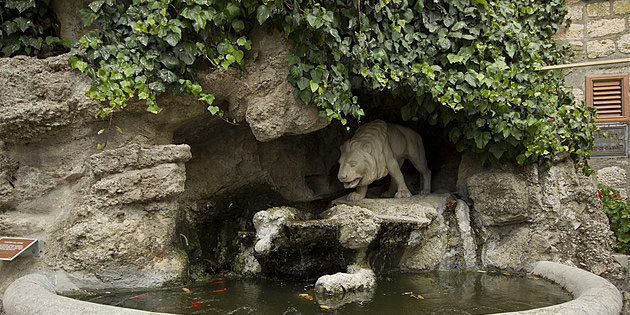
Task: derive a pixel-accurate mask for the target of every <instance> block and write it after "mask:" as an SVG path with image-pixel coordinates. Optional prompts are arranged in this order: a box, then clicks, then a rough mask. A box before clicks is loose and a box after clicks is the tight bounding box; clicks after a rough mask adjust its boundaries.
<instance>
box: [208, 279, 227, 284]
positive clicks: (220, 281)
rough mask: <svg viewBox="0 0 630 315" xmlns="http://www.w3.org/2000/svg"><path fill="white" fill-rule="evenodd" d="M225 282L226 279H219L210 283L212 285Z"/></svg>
mask: <svg viewBox="0 0 630 315" xmlns="http://www.w3.org/2000/svg"><path fill="white" fill-rule="evenodd" d="M223 283H225V280H217V281H215V282H212V283H210V285H214V284H223Z"/></svg>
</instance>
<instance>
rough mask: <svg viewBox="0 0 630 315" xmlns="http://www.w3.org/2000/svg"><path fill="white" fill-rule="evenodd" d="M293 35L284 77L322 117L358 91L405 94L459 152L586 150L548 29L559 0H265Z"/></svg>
mask: <svg viewBox="0 0 630 315" xmlns="http://www.w3.org/2000/svg"><path fill="white" fill-rule="evenodd" d="M267 10H272V11H273V12H277V13H276V14H275V15H274V17H273V19H274V24H275V25H276V26H278V27H281V28H282V30H283V31H284V33H285V34H286V35H287V36H288V37H289V38H290V39H291V40H292V41H293V42H295V43H296V48H295V54H294V56H292V57H291V58H290V59H289V63H290V64H291V70H290V77H289V79H290V80H291V81H292V82H293V83H294V84H295V85H296V86H297V88H298V89H299V92H298V96H299V97H300V99H302V100H303V101H304V102H306V103H313V104H315V105H317V106H319V107H320V108H322V110H324V111H325V113H326V115H327V116H328V117H329V118H335V119H341V120H342V122H344V119H345V117H347V116H354V117H355V118H361V116H363V110H362V108H361V107H360V105H361V104H358V102H357V97H356V94H357V93H356V91H358V90H362V91H366V90H367V91H370V92H373V93H377V92H381V91H391V93H392V94H394V95H397V96H401V97H403V99H407V100H408V103H407V104H406V105H405V106H403V107H402V109H401V115H402V118H403V119H405V120H417V119H422V120H425V121H426V122H428V123H430V124H437V123H441V124H443V125H444V126H445V127H446V128H448V129H449V130H450V133H449V138H450V140H451V141H452V142H453V143H455V145H456V148H457V149H458V150H459V151H464V150H468V151H473V152H477V153H479V154H480V155H481V156H482V157H486V158H487V157H491V158H495V159H504V160H515V161H517V162H518V163H519V164H525V163H530V162H542V163H545V162H547V163H548V162H550V161H551V160H552V158H553V156H554V154H555V153H557V152H569V153H571V154H573V155H574V156H578V157H582V158H585V157H588V152H589V150H590V148H591V146H592V141H593V138H592V137H593V136H592V133H593V131H594V130H595V125H594V123H593V122H592V121H591V116H592V114H593V113H592V112H591V111H590V110H588V109H586V108H584V107H583V106H582V104H576V102H575V99H574V97H573V95H572V93H571V92H570V91H569V90H568V89H567V88H565V87H564V86H563V76H562V74H561V73H560V72H537V71H536V69H537V68H538V67H540V66H542V65H546V64H556V63H562V62H563V60H565V53H566V52H567V50H566V48H559V47H558V46H557V45H556V43H555V42H554V41H553V39H552V38H551V36H552V34H554V33H555V32H556V31H557V30H558V28H559V27H560V25H561V24H562V23H563V22H564V21H565V19H564V16H565V15H566V11H565V2H564V1H562V0H551V1H534V0H507V1H486V0H448V1H447V0H434V1H424V0H416V1H413V0H410V1H407V0H382V1H360V0H359V2H356V1H319V2H314V1H307V0H304V1H293V3H292V4H288V3H286V2H284V3H283V5H280V6H278V5H276V6H270V7H269V8H268V9H266V10H263V11H267Z"/></svg>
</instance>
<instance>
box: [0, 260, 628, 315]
mask: <svg viewBox="0 0 630 315" xmlns="http://www.w3.org/2000/svg"><path fill="white" fill-rule="evenodd" d="M530 269H531V270H529V272H530V274H531V275H535V276H539V277H542V278H545V279H548V280H551V281H552V282H555V283H557V284H559V285H561V286H562V287H564V288H565V289H566V290H568V291H569V292H570V293H571V294H572V295H573V297H574V299H573V300H571V301H568V302H566V303H562V304H557V305H552V306H548V307H543V308H538V309H532V310H527V311H519V312H510V313H497V314H522V315H529V314H536V315H542V314H550V315H551V314H561V315H562V314H566V315H569V314H571V315H581V314H583V315H587V314H588V315H618V314H620V312H621V309H622V297H621V293H619V291H618V290H617V288H615V286H614V285H612V284H611V283H610V282H608V281H607V280H605V279H603V278H601V277H599V276H597V275H595V274H592V273H590V272H588V271H585V270H581V269H578V268H575V267H570V266H565V265H562V264H559V263H554V262H547V261H540V262H537V263H535V264H533V265H532V266H531V268H530ZM69 288H70V286H68V285H67V284H64V283H61V282H60V281H58V279H57V278H56V277H54V276H46V275H44V274H31V275H27V276H24V277H22V278H20V279H18V280H16V281H15V282H13V283H12V284H11V285H10V286H9V287H8V288H7V290H6V292H5V294H4V298H3V303H4V311H5V312H6V314H7V315H33V314H48V315H53V314H64V315H85V314H97V315H100V314H103V315H105V314H110V315H136V314H138V315H139V314H167V313H155V312H147V311H140V310H133V309H126V308H120V307H114V306H107V305H101V304H95V303H90V302H86V301H79V300H75V299H71V298H68V297H63V296H60V295H58V294H57V293H58V292H63V291H67V290H68V289H69Z"/></svg>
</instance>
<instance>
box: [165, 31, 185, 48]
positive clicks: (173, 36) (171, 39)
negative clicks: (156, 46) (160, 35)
mask: <svg viewBox="0 0 630 315" xmlns="http://www.w3.org/2000/svg"><path fill="white" fill-rule="evenodd" d="M181 39H182V35H181V34H178V33H168V35H166V38H165V40H166V42H167V43H168V44H169V45H171V46H173V47H175V46H177V44H178V43H179V41H180V40H181Z"/></svg>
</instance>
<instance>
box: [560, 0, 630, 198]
mask: <svg viewBox="0 0 630 315" xmlns="http://www.w3.org/2000/svg"><path fill="white" fill-rule="evenodd" d="M567 9H568V16H569V18H571V21H572V23H571V25H570V26H568V27H565V28H564V29H563V30H561V31H559V32H558V33H557V34H556V35H555V38H556V39H557V41H558V42H559V43H561V44H569V45H570V46H571V47H572V48H573V50H574V51H575V58H574V59H573V60H567V63H570V62H588V61H598V60H609V59H618V58H629V57H630V0H604V1H593V0H590V1H584V0H568V1H567ZM628 73H630V63H620V64H615V65H608V66H591V67H583V68H570V69H567V70H565V84H566V85H567V86H568V87H570V88H571V89H572V90H573V94H574V95H575V96H576V98H577V100H578V101H585V85H586V76H587V75H599V74H628ZM626 145H628V143H627V144H626ZM628 162H629V159H628V158H627V157H614V158H591V160H590V162H589V164H590V165H591V167H592V168H593V169H595V170H597V178H598V182H600V183H604V184H606V185H609V186H612V187H614V188H616V189H618V190H620V191H621V193H622V195H624V196H627V192H628V191H630V190H629V187H628V182H627V180H626V174H627V173H628V172H630V165H629V164H630V163H628Z"/></svg>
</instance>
